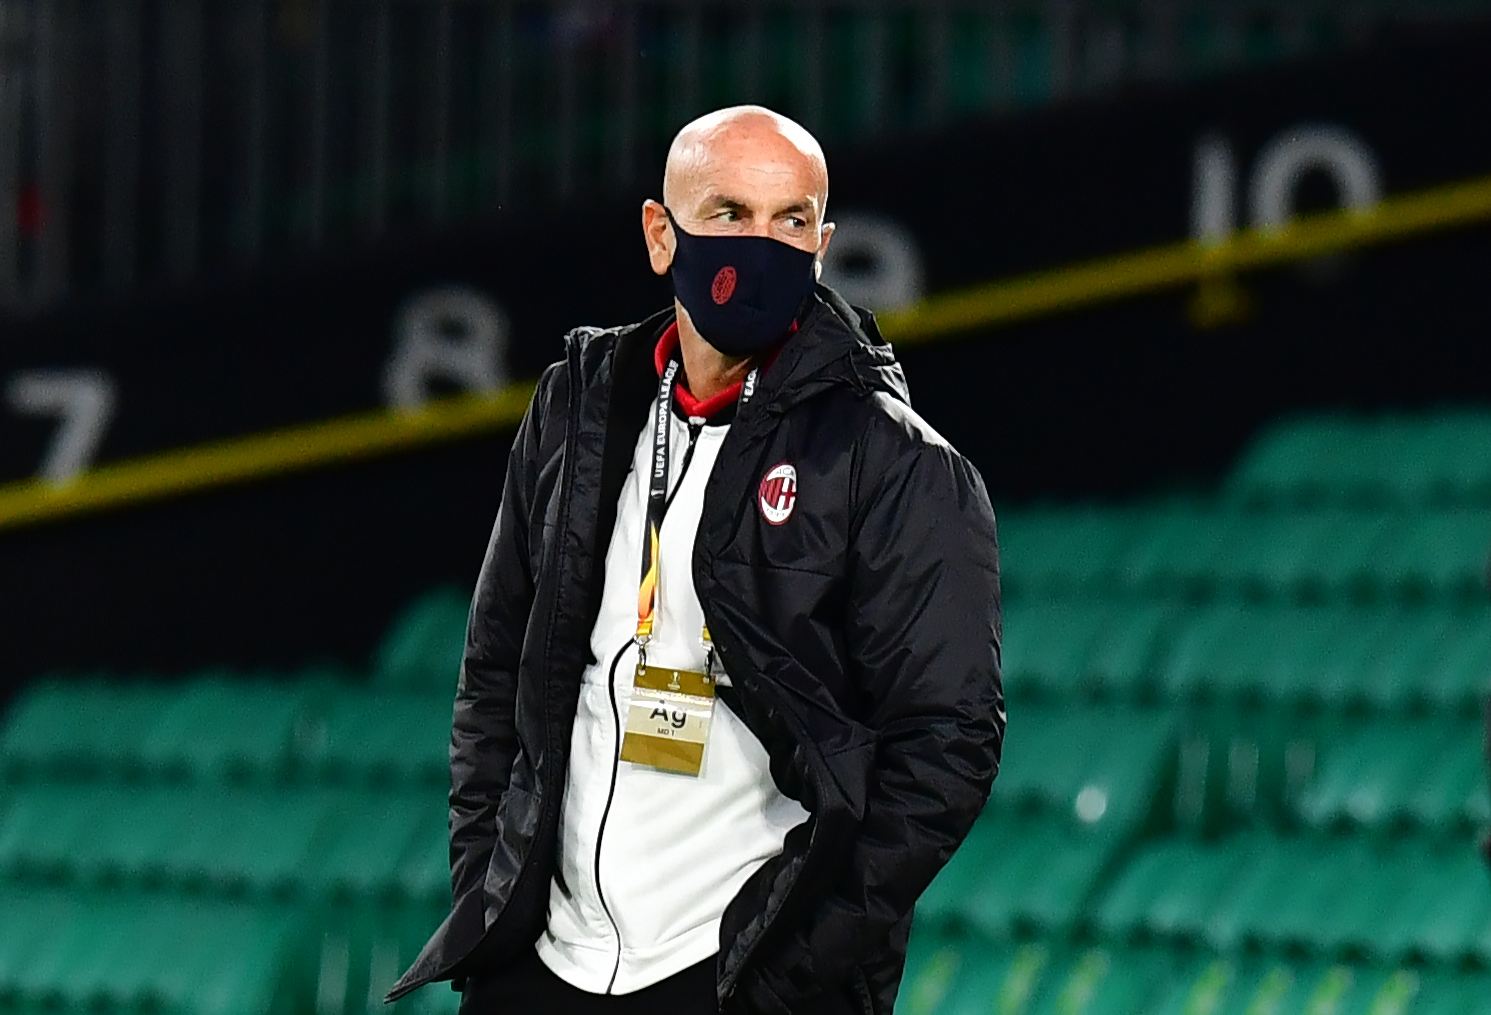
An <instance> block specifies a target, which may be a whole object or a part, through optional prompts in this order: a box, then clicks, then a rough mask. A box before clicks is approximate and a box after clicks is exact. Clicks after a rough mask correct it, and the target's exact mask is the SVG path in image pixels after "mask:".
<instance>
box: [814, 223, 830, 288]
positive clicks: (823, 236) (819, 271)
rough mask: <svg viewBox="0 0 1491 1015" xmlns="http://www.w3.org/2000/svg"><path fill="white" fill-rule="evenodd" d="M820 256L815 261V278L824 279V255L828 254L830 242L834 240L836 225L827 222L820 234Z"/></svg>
mask: <svg viewBox="0 0 1491 1015" xmlns="http://www.w3.org/2000/svg"><path fill="white" fill-rule="evenodd" d="M818 236H819V240H818V256H817V257H815V258H814V259H813V277H814V278H815V279H818V278H822V277H823V255H824V254H826V253H828V241H829V240H831V239H833V238H834V224H833V223H832V222H825V223H824V224H823V229H822V231H821V232H819V234H818Z"/></svg>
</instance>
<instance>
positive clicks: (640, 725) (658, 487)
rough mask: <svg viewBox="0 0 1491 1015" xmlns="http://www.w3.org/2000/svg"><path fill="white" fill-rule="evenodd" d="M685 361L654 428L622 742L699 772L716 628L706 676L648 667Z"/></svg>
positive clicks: (628, 756)
mask: <svg viewBox="0 0 1491 1015" xmlns="http://www.w3.org/2000/svg"><path fill="white" fill-rule="evenodd" d="M758 371H759V368H753V369H752V370H751V372H750V374H749V375H747V377H746V379H745V383H744V384H743V385H741V395H740V401H741V403H742V404H744V403H745V402H746V401H748V400H749V399H750V397H751V395H752V394H754V393H755V390H756V380H757V373H758ZM677 378H678V361H677V360H676V359H675V360H669V361H668V365H667V367H666V368H665V369H664V370H663V376H662V377H661V378H660V379H659V381H658V393H657V415H656V416H655V418H654V420H653V430H652V476H651V479H650V480H649V485H648V492H647V531H646V532H645V533H644V534H643V539H642V580H641V585H640V587H639V588H638V590H637V674H636V677H635V678H634V680H633V690H632V702H631V706H630V707H629V708H628V709H627V714H626V734H625V736H623V737H622V740H621V760H622V761H630V762H634V763H636V764H638V765H648V766H650V767H652V768H660V769H663V770H664V771H667V772H678V773H680V774H682V775H698V774H699V771H700V769H701V768H703V766H704V745H705V743H706V742H707V741H708V739H709V724H710V721H711V720H712V719H713V717H714V674H715V653H714V641H713V640H712V639H711V638H710V637H709V625H708V624H706V625H704V629H703V631H702V632H701V633H700V636H699V637H700V643H701V644H702V645H703V647H704V672H702V673H699V672H695V671H693V670H674V669H669V668H667V667H662V666H648V665H647V643H648V642H649V641H651V640H652V634H653V630H654V628H655V627H656V624H657V604H658V579H659V570H660V561H659V558H658V532H659V531H660V530H661V529H662V527H663V517H664V516H665V515H666V514H667V513H668V504H669V498H668V471H669V470H668V443H669V439H670V437H671V434H672V429H673V428H672V426H671V420H670V417H671V415H672V412H673V385H674V384H675V383H676V381H677Z"/></svg>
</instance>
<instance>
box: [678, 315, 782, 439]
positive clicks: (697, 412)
mask: <svg viewBox="0 0 1491 1015" xmlns="http://www.w3.org/2000/svg"><path fill="white" fill-rule="evenodd" d="M796 333H797V322H796V321H793V322H792V327H791V329H790V330H789V331H788V332H787V337H788V338H790V337H792V336H793V335H794V334H796ZM785 341H786V340H785V339H784V340H783V343H784V342H785ZM783 343H778V344H777V345H776V347H775V348H773V349H772V350H771V352H770V353H768V354H767V356H766V361H765V362H764V363H763V364H762V366H763V368H764V367H769V366H771V364H772V363H773V362H775V361H776V358H777V353H779V352H781V351H782V344H783ZM677 348H678V322H677V321H674V322H672V323H671V324H669V325H668V327H667V328H666V329H665V330H664V331H663V333H662V335H661V336H660V337H659V338H658V340H657V348H656V349H655V350H654V351H653V354H652V362H653V366H655V367H656V368H657V375H658V376H659V377H661V376H663V368H664V367H666V366H667V365H668V360H669V359H671V358H672V357H673V352H674V350H676V349H677ZM744 383H745V382H744V381H743V380H740V381H736V382H735V383H734V384H732V385H730V386H729V387H728V388H726V389H725V390H724V391H721V392H720V393H719V394H718V395H715V396H714V397H712V398H706V399H704V400H703V401H700V400H699V399H697V398H695V397H694V396H693V395H692V394H690V393H689V389H688V388H686V387H684V386H683V385H682V384H675V385H673V401H675V402H677V403H678V408H679V409H681V410H683V414H684V415H685V416H689V417H695V416H697V417H699V418H701V419H708V418H709V417H710V416H713V415H714V414H715V413H717V412H719V411H720V410H721V409H723V408H725V406H727V405H732V404H734V402H735V400H736V399H738V398H739V397H740V388H741V385H742V384H744Z"/></svg>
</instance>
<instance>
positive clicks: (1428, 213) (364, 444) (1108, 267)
mask: <svg viewBox="0 0 1491 1015" xmlns="http://www.w3.org/2000/svg"><path fill="white" fill-rule="evenodd" d="M1487 219H1491V178H1484V179H1477V180H1471V181H1468V182H1465V183H1457V184H1451V185H1447V186H1442V187H1435V188H1433V189H1430V190H1424V191H1420V192H1417V193H1412V194H1404V195H1401V196H1397V197H1391V198H1388V199H1386V200H1384V201H1383V202H1381V203H1380V204H1378V205H1377V206H1376V207H1374V208H1373V209H1372V210H1370V211H1366V212H1352V211H1333V212H1326V213H1322V214H1317V215H1310V216H1306V217H1303V218H1300V219H1298V220H1296V221H1295V222H1293V223H1291V224H1290V225H1289V226H1288V227H1287V228H1285V229H1280V230H1275V231H1263V230H1251V229H1250V230H1244V231H1240V232H1238V233H1235V234H1233V235H1232V237H1230V238H1229V239H1227V240H1225V241H1223V242H1219V243H1214V244H1201V243H1197V242H1195V241H1185V242H1181V243H1173V244H1168V245H1165V246H1160V247H1152V248H1149V249H1147V250H1139V251H1134V252H1131V253H1127V254H1120V255H1117V256H1113V257H1105V258H1100V259H1097V260H1093V261H1089V262H1086V263H1084V264H1077V265H1072V266H1070V267H1065V268H1058V269H1055V270H1052V271H1044V272H1039V273H1036V274H1032V275H1027V276H1024V277H1021V278H1015V279H1009V280H1007V281H1002V282H991V283H989V284H987V285H980V286H974V287H972V288H969V289H963V290H959V291H955V292H949V293H942V294H939V295H936V296H932V297H929V298H928V299H926V300H923V301H922V302H920V303H918V304H916V305H914V306H912V307H909V308H907V309H905V310H901V311H896V312H893V313H886V314H883V315H881V317H880V323H881V329H882V331H883V332H884V333H885V335H886V337H887V338H889V339H891V340H892V341H894V342H897V343H902V344H904V343H911V342H928V341H934V340H937V339H941V338H947V337H950V336H955V335H957V334H958V333H960V332H967V331H971V330H973V329H977V328H991V327H997V326H999V325H1004V324H1009V323H1012V322H1015V321H1020V320H1025V319H1028V318H1033V317H1038V316H1041V315H1044V314H1051V313H1058V312H1061V311H1066V310H1075V309H1078V308H1081V307H1084V306H1090V305H1093V304H1096V303H1101V302H1104V301H1107V300H1114V299H1122V298H1124V297H1128V296H1137V295H1140V294H1143V293H1151V292H1158V291H1162V290H1165V289H1172V288H1176V287H1180V286H1184V285H1188V284H1191V283H1195V282H1203V283H1204V282H1206V281H1207V280H1209V279H1216V278H1225V277H1227V276H1230V275H1232V274H1235V273H1237V272H1242V271H1248V270H1252V269H1257V268H1264V267H1268V266H1270V265H1278V264H1286V263H1288V262H1291V261H1300V260H1305V259H1308V258H1312V257H1318V256H1320V255H1322V254H1330V253H1337V252H1340V251H1346V250H1352V249H1355V248H1359V247H1364V246H1369V245H1373V244H1378V243H1385V242H1390V241H1392V240H1398V239H1403V238H1407V237H1411V236H1416V235H1420V234H1423V233H1427V232H1432V231H1435V230H1439V229H1445V228H1450V227H1453V226H1461V225H1469V224H1471V223H1474V222H1480V221H1484V220H1487ZM532 394H533V385H532V384H531V383H523V384H515V385H513V386H511V387H509V388H507V389H505V390H503V391H501V392H499V393H498V394H496V395H495V396H492V397H477V396H472V395H461V396H456V397H452V398H445V399H441V400H438V401H436V402H433V403H431V404H430V405H429V406H428V407H427V408H425V409H423V410H421V411H419V412H416V413H406V412H396V411H392V410H382V411H378V412H370V413H365V414H361V415H356V416H348V417H344V418H342V419H335V420H330V421H327V422H322V423H313V424H309V425H305V426H296V427H287V428H284V429H280V430H272V431H270V432H268V433H261V434H254V435H252V436H248V437H241V438H235V439H233V440H226V441H220V442H215V443H211V444H204V445H200V446H198V447H192V448H185V449H182V450H178V451H168V452H163V453H161V454H154V455H148V456H144V457H140V458H134V459H127V460H124V461H120V462H115V463H112V464H109V465H104V466H100V467H99V468H96V469H93V470H91V471H89V472H86V473H84V474H83V475H81V476H79V477H78V478H77V479H75V480H74V481H72V482H70V483H67V484H65V485H54V484H51V483H47V482H45V481H42V480H26V481H22V482H16V483H8V484H3V485H0V529H4V528H10V527H14V526H18V525H25V524H27V523H31V522H37V521H42V520H45V519H51V518H61V517H65V516H68V515H73V514H78V513H81V512H85V511H91V510H97V509H100V508H106V507H114V506H119V505H126V504H135V503H139V502H141V501H147V500H153V499H156V498H161V497H169V496H173V495H177V494H183V493H189V492H191V491H195V490H202V489H207V488H210V487H216V486H221V485H224V484H229V483H238V482H243V481H246V480H253V479H262V478H266V477H269V476H276V475H281V474H284V473H288V472H293V471H296V470H302V469H309V468H315V467H318V466H325V465H332V464H336V463H339V462H346V461H353V460H356V459H360V458H367V457H371V456H375V455H381V454H386V453H388V452H394V451H401V450H406V449H410V448H415V447H420V446H424V445H429V444H435V443H438V442H441V441H448V440H452V439H455V438H460V437H468V436H472V435H475V434H481V433H491V432H494V431H500V430H503V429H508V428H511V427H513V426H515V425H516V424H517V422H518V421H519V420H520V419H521V418H522V416H523V412H524V410H525V409H526V407H527V404H528V400H529V398H531V397H532Z"/></svg>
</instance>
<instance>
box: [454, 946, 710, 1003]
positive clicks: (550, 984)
mask: <svg viewBox="0 0 1491 1015" xmlns="http://www.w3.org/2000/svg"><path fill="white" fill-rule="evenodd" d="M719 1010H720V1006H719V1002H718V1001H717V1000H716V999H715V959H714V956H713V955H711V956H710V957H709V958H707V959H705V960H704V961H703V962H700V963H697V964H695V965H692V966H689V967H688V968H687V969H685V970H683V971H682V972H679V973H674V974H673V975H672V976H670V977H668V978H667V979H666V980H663V981H661V982H659V983H654V984H653V985H652V986H650V987H643V988H642V989H641V990H638V991H635V992H633V993H631V994H592V993H590V992H589V991H585V990H581V989H580V988H578V987H573V986H571V985H570V984H568V983H566V982H564V981H563V980H561V979H560V978H559V977H557V976H555V975H554V974H553V973H552V972H550V970H549V967H548V966H546V965H544V964H543V961H542V960H541V959H540V958H539V957H538V952H536V951H533V950H532V949H530V950H529V951H528V954H527V955H526V956H525V957H524V958H522V959H521V960H519V962H518V963H517V965H514V966H509V967H508V968H507V969H503V970H501V971H500V972H496V973H491V974H488V975H485V976H482V977H480V978H478V977H471V978H470V979H468V980H467V981H466V990H465V992H464V993H463V994H462V995H461V1012H460V1015H719Z"/></svg>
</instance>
